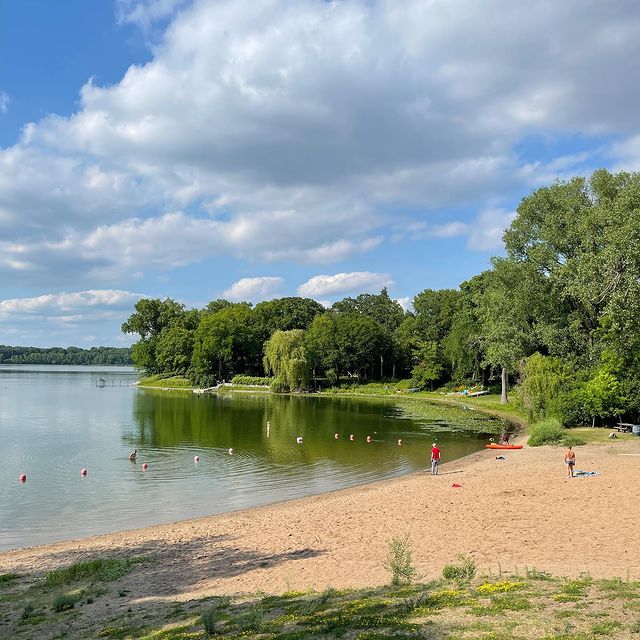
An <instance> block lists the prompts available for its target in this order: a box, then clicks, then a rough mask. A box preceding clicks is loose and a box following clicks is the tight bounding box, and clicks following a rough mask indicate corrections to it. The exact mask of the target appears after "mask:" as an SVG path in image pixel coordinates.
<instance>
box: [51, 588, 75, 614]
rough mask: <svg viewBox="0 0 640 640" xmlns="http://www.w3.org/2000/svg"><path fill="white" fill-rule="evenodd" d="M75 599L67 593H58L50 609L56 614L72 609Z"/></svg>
mask: <svg viewBox="0 0 640 640" xmlns="http://www.w3.org/2000/svg"><path fill="white" fill-rule="evenodd" d="M75 604H76V599H75V598H74V597H73V596H72V595H71V594H69V593H59V594H58V595H57V596H56V597H55V598H54V599H53V604H52V605H51V608H52V609H53V610H54V611H55V612H56V613H60V612H61V611H68V610H69V609H73V607H74V606H75Z"/></svg>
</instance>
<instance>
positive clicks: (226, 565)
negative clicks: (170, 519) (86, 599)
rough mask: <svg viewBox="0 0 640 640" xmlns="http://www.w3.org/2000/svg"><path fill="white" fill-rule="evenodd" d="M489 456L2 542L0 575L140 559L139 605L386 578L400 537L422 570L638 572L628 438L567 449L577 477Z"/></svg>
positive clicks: (634, 467)
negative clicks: (292, 494) (468, 562)
mask: <svg viewBox="0 0 640 640" xmlns="http://www.w3.org/2000/svg"><path fill="white" fill-rule="evenodd" d="M497 453H499V452H495V451H483V452H480V453H478V454H474V455H473V456H469V457H467V458H463V459H461V460H459V461H454V462H452V463H450V464H445V465H443V466H442V468H441V474H440V475H439V476H437V477H432V476H431V475H430V474H428V473H417V474H413V475H410V476H405V477H402V478H398V479H393V480H388V481H384V482H380V483H375V484H370V485H366V486H362V487H358V488H353V489H347V490H342V491H336V492H334V493H329V494H323V495H319V496H315V497H311V498H305V499H302V500H295V501H290V502H284V503H280V504H276V505H270V506H267V507H261V508H257V509H251V510H247V511H241V512H236V513H232V514H225V515H219V516H213V517H208V518H200V519H196V520H189V521H184V522H177V523H173V524H166V525H160V526H154V527H147V528H144V529H136V530H131V531H124V532H120V533H116V534H111V535H104V536H95V537H91V538H86V539H82V540H77V541H68V542H62V543H56V544H51V545H45V546H40V547H32V548H28V549H22V550H16V551H9V552H5V553H2V554H0V573H7V572H17V573H20V574H23V575H26V576H27V577H29V576H30V577H34V576H37V575H39V574H40V572H43V571H47V570H51V569H54V568H57V567H60V566H64V565H68V564H70V563H72V562H74V561H78V560H83V559H90V558H94V557H97V556H114V555H116V554H126V555H127V556H146V557H148V558H149V559H150V561H149V562H148V563H145V564H143V565H139V566H138V568H136V570H135V571H134V572H133V573H131V574H130V575H129V576H127V577H126V578H124V579H123V587H124V588H126V589H127V590H129V591H130V596H129V598H128V599H127V600H128V601H132V600H133V601H137V602H139V603H143V602H145V601H155V602H158V601H176V600H177V601H186V600H190V599H192V598H199V597H204V596H207V595H211V594H221V593H229V594H231V593H247V592H251V593H253V592H256V591H258V590H262V591H264V592H268V593H281V592H283V591H286V590H291V589H308V588H314V589H323V588H325V587H327V586H333V587H335V588H343V587H357V586H367V585H379V584H383V583H386V582H388V580H389V574H388V571H387V570H386V569H385V567H384V566H383V565H384V559H385V556H386V552H387V541H388V540H389V539H390V538H392V537H394V536H403V535H405V534H408V535H409V536H410V539H411V541H412V543H413V549H414V564H415V566H416V568H417V569H418V571H419V572H420V574H422V576H424V577H425V578H431V577H437V576H439V575H440V574H441V571H442V567H443V566H444V565H445V564H446V563H448V562H451V561H455V560H456V558H457V556H458V554H461V553H464V554H468V555H470V556H472V557H473V558H474V559H475V561H476V562H477V564H478V567H479V569H481V570H484V571H489V570H491V571H492V573H493V574H496V573H497V572H498V570H499V566H500V567H501V569H502V570H503V571H510V572H511V571H514V570H515V569H516V568H517V569H518V570H519V571H520V572H523V571H524V568H525V566H527V567H529V568H533V567H535V568H537V569H539V570H545V571H549V572H552V573H553V574H556V575H561V576H562V575H565V576H576V575H578V574H580V573H581V572H589V573H590V574H591V575H592V576H594V577H613V576H621V577H625V578H626V577H627V576H629V577H631V578H632V579H640V555H639V554H638V553H637V550H638V548H639V547H640V526H639V515H640V509H639V507H638V499H639V496H640V473H639V472H638V471H639V465H640V440H639V441H638V442H635V441H634V442H617V443H616V442H612V443H611V444H610V445H609V444H608V445H590V446H586V447H579V448H578V449H577V459H578V460H577V468H578V469H585V470H590V471H591V470H593V471H598V472H599V475H597V476H595V477H586V478H574V479H567V478H566V471H565V468H564V466H563V462H562V459H563V454H564V451H563V450H562V449H558V448H552V447H540V448H535V449H534V448H525V449H523V450H521V451H507V452H504V455H505V458H506V459H505V460H504V461H498V460H496V455H497ZM621 454H624V455H621ZM630 454H631V455H630ZM443 456H444V457H445V458H446V451H443ZM453 483H457V484H461V485H462V487H460V488H454V487H452V484H453Z"/></svg>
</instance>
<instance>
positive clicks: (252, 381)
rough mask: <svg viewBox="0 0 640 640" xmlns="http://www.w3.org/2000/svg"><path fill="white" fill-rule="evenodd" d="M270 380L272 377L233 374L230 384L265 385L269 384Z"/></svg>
mask: <svg viewBox="0 0 640 640" xmlns="http://www.w3.org/2000/svg"><path fill="white" fill-rule="evenodd" d="M272 380H273V378H265V377H261V376H233V378H232V379H231V384H241V385H245V386H260V387H266V386H268V385H269V384H271V382H272Z"/></svg>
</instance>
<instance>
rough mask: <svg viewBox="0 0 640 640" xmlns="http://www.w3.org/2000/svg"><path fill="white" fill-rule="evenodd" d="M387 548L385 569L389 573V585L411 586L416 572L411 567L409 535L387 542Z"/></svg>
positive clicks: (411, 557) (411, 549)
mask: <svg viewBox="0 0 640 640" xmlns="http://www.w3.org/2000/svg"><path fill="white" fill-rule="evenodd" d="M387 546H388V551H387V561H386V563H385V567H386V568H387V569H388V570H389V571H390V572H391V584H393V585H402V584H411V583H412V582H413V581H414V580H415V578H416V576H417V573H418V572H417V571H416V569H415V567H414V566H413V546H412V544H411V540H410V538H409V534H405V535H404V536H403V537H402V538H392V539H391V540H388V541H387Z"/></svg>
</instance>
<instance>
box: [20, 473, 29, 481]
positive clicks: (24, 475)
mask: <svg viewBox="0 0 640 640" xmlns="http://www.w3.org/2000/svg"><path fill="white" fill-rule="evenodd" d="M26 481H27V474H26V473H21V474H20V482H21V483H22V484H24V483H25V482H26Z"/></svg>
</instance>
